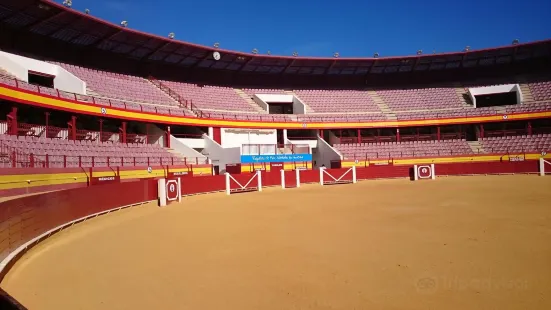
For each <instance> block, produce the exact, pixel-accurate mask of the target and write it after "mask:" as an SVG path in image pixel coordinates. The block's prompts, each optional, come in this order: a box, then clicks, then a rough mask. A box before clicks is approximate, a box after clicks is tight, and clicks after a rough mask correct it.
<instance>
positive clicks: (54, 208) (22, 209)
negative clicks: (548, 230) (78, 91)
mask: <svg viewBox="0 0 551 310" xmlns="http://www.w3.org/2000/svg"><path fill="white" fill-rule="evenodd" d="M538 169H539V165H538V161H535V160H529V161H523V162H510V161H506V162H491V163H450V164H435V171H436V175H439V176H444V175H480V174H482V175H485V174H515V173H537V172H538ZM346 171H348V169H346V168H340V169H327V172H328V173H330V174H331V175H334V176H340V175H343V174H344V173H345V172H346ZM411 171H412V166H410V165H402V166H394V165H387V166H375V165H374V166H369V167H365V168H357V169H356V175H357V179H358V180H368V179H383V178H411ZM300 174H301V175H300V179H301V183H318V182H319V181H320V180H319V177H320V173H319V170H304V171H301V173H300ZM234 177H235V178H236V179H237V180H238V181H240V182H241V181H243V182H247V180H249V179H250V177H251V175H250V174H245V175H235V176H234ZM427 182H429V181H427ZM262 183H263V186H281V174H280V172H279V171H273V172H266V171H263V172H262ZM225 189H226V183H225V176H222V175H213V176H204V177H183V178H182V194H183V195H193V194H203V193H208V192H219V191H224V190H225ZM157 196H158V189H157V181H156V180H155V179H144V180H139V181H133V182H126V183H113V184H105V185H98V186H92V187H86V188H77V189H69V190H63V191H58V192H51V193H46V194H40V195H34V196H28V197H23V198H18V199H13V200H9V201H5V202H2V203H0V260H2V263H1V265H0V268H1V272H0V280H1V279H2V277H3V276H4V275H5V274H6V272H7V270H8V269H9V267H10V266H11V265H12V264H13V263H14V262H15V259H14V258H17V257H18V255H19V254H20V251H23V250H24V249H25V248H26V246H28V245H29V243H30V242H31V241H36V242H38V241H40V238H41V237H44V235H45V234H46V233H48V232H50V231H53V230H55V229H58V228H60V227H63V226H64V225H66V224H67V223H71V222H74V221H77V220H79V219H83V218H86V217H89V216H91V215H95V214H98V213H102V212H105V211H108V210H112V209H116V208H119V207H122V206H128V205H133V204H139V203H143V202H147V201H154V200H156V199H157Z"/></svg>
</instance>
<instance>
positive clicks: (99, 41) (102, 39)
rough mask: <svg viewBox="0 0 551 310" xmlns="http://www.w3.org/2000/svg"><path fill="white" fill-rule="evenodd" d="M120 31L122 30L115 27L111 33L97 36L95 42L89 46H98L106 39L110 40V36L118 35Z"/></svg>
mask: <svg viewBox="0 0 551 310" xmlns="http://www.w3.org/2000/svg"><path fill="white" fill-rule="evenodd" d="M122 31H123V30H122V29H117V28H115V31H114V32H113V33H111V34H110V35H106V36H104V37H102V38H99V39H98V40H97V41H96V42H94V43H92V44H91V46H92V47H98V46H99V45H100V44H101V43H103V42H105V41H107V40H111V39H112V38H114V37H115V36H116V35H118V34H119V33H121V32H122Z"/></svg>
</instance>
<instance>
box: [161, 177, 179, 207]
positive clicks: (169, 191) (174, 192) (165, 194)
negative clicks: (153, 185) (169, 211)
mask: <svg viewBox="0 0 551 310" xmlns="http://www.w3.org/2000/svg"><path fill="white" fill-rule="evenodd" d="M157 184H158V192H159V206H160V207H164V206H166V205H168V204H170V203H172V202H176V201H177V202H182V187H181V186H182V184H181V181H180V178H168V179H159V180H158V181H157Z"/></svg>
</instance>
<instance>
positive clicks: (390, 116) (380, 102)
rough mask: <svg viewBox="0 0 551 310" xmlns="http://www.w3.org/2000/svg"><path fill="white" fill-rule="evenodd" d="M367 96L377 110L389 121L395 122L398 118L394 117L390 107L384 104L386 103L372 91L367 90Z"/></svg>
mask: <svg viewBox="0 0 551 310" xmlns="http://www.w3.org/2000/svg"><path fill="white" fill-rule="evenodd" d="M367 94H368V95H369V97H371V99H373V102H375V104H376V105H377V106H378V107H379V110H381V111H382V112H383V114H384V115H385V116H386V118H387V119H388V120H390V121H397V120H398V118H397V117H396V114H395V113H394V112H393V111H392V110H391V109H390V107H389V106H388V105H387V104H386V102H385V101H384V100H383V98H381V96H379V94H377V92H376V91H374V90H368V91H367Z"/></svg>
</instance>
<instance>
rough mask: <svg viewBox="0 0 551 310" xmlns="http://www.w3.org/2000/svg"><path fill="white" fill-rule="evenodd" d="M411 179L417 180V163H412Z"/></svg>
mask: <svg viewBox="0 0 551 310" xmlns="http://www.w3.org/2000/svg"><path fill="white" fill-rule="evenodd" d="M413 179H414V180H415V181H419V173H418V171H417V165H413Z"/></svg>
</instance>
